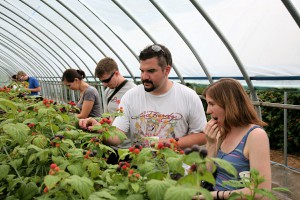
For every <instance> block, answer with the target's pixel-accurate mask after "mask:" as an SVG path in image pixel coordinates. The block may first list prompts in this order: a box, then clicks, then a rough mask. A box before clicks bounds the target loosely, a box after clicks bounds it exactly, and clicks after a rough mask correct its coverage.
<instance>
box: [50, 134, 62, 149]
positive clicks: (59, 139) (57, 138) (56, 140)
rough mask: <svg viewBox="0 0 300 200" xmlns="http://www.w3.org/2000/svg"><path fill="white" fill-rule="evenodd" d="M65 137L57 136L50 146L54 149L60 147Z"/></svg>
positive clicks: (53, 137)
mask: <svg viewBox="0 0 300 200" xmlns="http://www.w3.org/2000/svg"><path fill="white" fill-rule="evenodd" d="M64 139H65V136H63V135H59V134H58V135H55V136H52V137H51V138H50V145H51V146H53V147H60V141H61V140H64Z"/></svg>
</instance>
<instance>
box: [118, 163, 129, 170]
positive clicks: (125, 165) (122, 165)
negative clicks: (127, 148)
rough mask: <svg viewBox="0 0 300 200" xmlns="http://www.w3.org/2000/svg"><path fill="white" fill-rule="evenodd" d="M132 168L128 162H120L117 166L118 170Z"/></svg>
mask: <svg viewBox="0 0 300 200" xmlns="http://www.w3.org/2000/svg"><path fill="white" fill-rule="evenodd" d="M129 168H130V164H129V163H128V162H119V166H118V167H117V172H120V171H121V170H122V171H126V170H127V169H129Z"/></svg>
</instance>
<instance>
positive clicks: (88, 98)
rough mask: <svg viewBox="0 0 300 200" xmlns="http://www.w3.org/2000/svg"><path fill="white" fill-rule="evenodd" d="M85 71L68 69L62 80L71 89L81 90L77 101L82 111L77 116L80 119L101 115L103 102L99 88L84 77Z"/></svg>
mask: <svg viewBox="0 0 300 200" xmlns="http://www.w3.org/2000/svg"><path fill="white" fill-rule="evenodd" d="M84 78H85V73H84V71H82V70H76V69H67V70H66V71H65V72H64V73H63V76H62V82H63V84H64V85H66V86H67V87H69V89H71V90H79V92H80V99H79V102H78V103H77V107H78V108H79V109H80V113H79V114H77V115H76V116H77V117H78V118H79V119H82V118H87V117H100V116H101V104H100V96H99V93H98V91H97V89H96V88H95V87H93V86H90V85H89V84H88V83H86V82H85V81H84V80H83V79H84Z"/></svg>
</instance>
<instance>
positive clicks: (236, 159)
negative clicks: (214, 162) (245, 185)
mask: <svg viewBox="0 0 300 200" xmlns="http://www.w3.org/2000/svg"><path fill="white" fill-rule="evenodd" d="M256 128H261V127H260V126H257V125H255V126H253V127H251V128H250V129H249V131H248V132H247V133H246V134H245V136H244V137H243V138H242V140H241V141H240V143H239V144H238V145H237V147H236V148H235V149H234V150H233V151H232V152H230V153H228V154H226V153H224V152H223V151H222V150H221V149H219V150H218V154H217V158H220V159H223V160H226V161H228V162H230V163H231V164H232V165H233V167H235V169H236V170H237V173H238V174H239V173H240V172H243V171H250V164H249V160H248V158H246V157H245V156H244V153H243V151H244V147H245V144H246V141H247V138H248V135H249V134H250V133H251V131H252V130H254V129H256ZM228 180H240V177H237V178H235V177H234V176H232V175H231V174H228V172H226V170H224V169H223V168H221V167H219V166H217V171H216V185H215V187H214V190H221V191H224V190H235V189H239V188H234V187H231V186H227V185H224V186H223V185H222V183H223V181H228Z"/></svg>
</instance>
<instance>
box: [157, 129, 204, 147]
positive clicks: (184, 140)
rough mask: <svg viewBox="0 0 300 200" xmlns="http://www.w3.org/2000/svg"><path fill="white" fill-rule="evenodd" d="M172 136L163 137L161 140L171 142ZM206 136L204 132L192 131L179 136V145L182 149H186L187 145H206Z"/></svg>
mask: <svg viewBox="0 0 300 200" xmlns="http://www.w3.org/2000/svg"><path fill="white" fill-rule="evenodd" d="M169 140H170V138H161V139H159V142H167V143H169ZM205 144H206V137H205V134H204V133H203V132H200V133H190V134H188V135H186V136H183V137H181V138H179V140H178V147H179V148H180V149H185V148H187V147H192V146H193V145H200V146H201V145H205Z"/></svg>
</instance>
